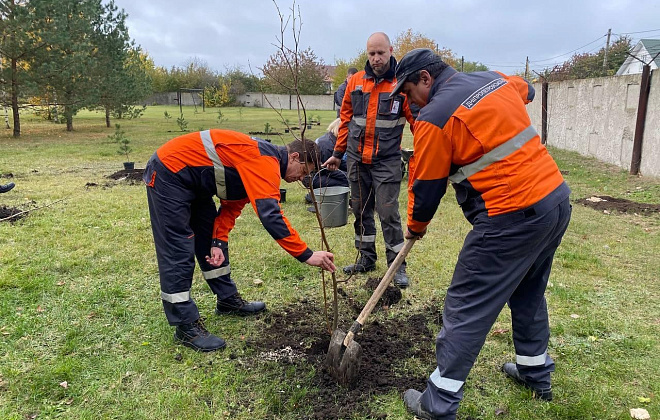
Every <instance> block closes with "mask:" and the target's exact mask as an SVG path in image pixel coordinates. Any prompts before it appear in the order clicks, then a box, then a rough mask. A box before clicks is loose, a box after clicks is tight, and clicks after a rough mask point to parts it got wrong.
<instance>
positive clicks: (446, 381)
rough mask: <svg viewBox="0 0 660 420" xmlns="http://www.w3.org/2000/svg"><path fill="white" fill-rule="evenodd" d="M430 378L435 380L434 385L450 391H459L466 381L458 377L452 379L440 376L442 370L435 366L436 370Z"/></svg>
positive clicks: (432, 380)
mask: <svg viewBox="0 0 660 420" xmlns="http://www.w3.org/2000/svg"><path fill="white" fill-rule="evenodd" d="M430 379H431V382H433V385H435V386H436V387H438V388H440V389H444V390H445V391H449V392H458V391H459V390H460V389H461V387H462V386H463V384H464V383H465V382H464V381H457V380H456V379H450V378H445V377H443V376H440V371H439V370H438V368H435V370H434V371H433V373H432V374H431V378H430Z"/></svg>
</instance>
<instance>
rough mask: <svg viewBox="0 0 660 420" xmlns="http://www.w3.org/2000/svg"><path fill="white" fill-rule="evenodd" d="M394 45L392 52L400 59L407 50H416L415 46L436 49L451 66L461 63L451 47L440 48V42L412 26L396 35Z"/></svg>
mask: <svg viewBox="0 0 660 420" xmlns="http://www.w3.org/2000/svg"><path fill="white" fill-rule="evenodd" d="M392 47H393V48H394V51H393V52H392V54H393V55H394V57H396V58H397V59H398V60H400V59H401V58H402V57H403V56H404V55H406V53H407V52H409V51H411V50H414V49H415V48H428V49H430V50H433V51H435V53H436V54H438V55H439V56H440V57H442V60H443V61H444V62H446V63H447V64H449V65H450V66H452V67H454V68H456V67H457V66H458V65H460V60H458V59H457V58H456V56H455V55H454V53H453V52H452V50H451V49H449V48H445V47H442V48H440V47H439V46H438V43H437V42H435V41H434V40H433V39H431V38H429V37H427V36H426V35H424V34H422V33H419V32H413V30H412V29H410V28H408V29H407V30H406V31H404V32H401V33H400V34H398V35H397V36H396V38H395V39H394V41H393V42H392Z"/></svg>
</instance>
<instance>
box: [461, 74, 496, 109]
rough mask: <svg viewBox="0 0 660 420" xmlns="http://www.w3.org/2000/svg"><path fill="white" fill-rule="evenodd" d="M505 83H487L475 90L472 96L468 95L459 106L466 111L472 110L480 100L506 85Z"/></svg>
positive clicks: (494, 81)
mask: <svg viewBox="0 0 660 420" xmlns="http://www.w3.org/2000/svg"><path fill="white" fill-rule="evenodd" d="M506 83H507V81H506V80H504V79H495V80H493V81H491V82H489V83H488V84H487V85H484V86H482V87H480V88H479V89H477V91H476V92H474V93H473V94H472V95H470V96H469V97H468V98H467V99H466V100H464V101H463V103H462V104H461V105H463V106H464V107H466V108H467V109H472V108H474V106H475V105H476V104H478V103H479V101H480V100H482V99H483V98H485V97H486V96H488V95H490V94H491V93H493V92H495V91H496V90H497V89H499V88H501V87H502V86H504V85H506Z"/></svg>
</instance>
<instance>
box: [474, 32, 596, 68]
mask: <svg viewBox="0 0 660 420" xmlns="http://www.w3.org/2000/svg"><path fill="white" fill-rule="evenodd" d="M606 36H607V34H605V35H602V36H600V37H598V38H596V39H595V40H593V41H591V42H590V43H588V44H585V45H583V46H581V47H579V48H576V49H574V50H572V51H569V52H567V53H564V54H560V55H557V56H555V57H550V58H545V59H542V60H534V61H532V60H530V61H529V64H530V65H531V64H539V63H542V62H544V61H551V60H555V59H557V58H560V57H564V56H566V55H569V54H572V53H574V52H576V51H579V50H581V49H582V48H584V47H588V46H589V45H591V44H593V43H595V42H598V41H600V40H601V39H603V38H605V37H606ZM603 44H604V40H603ZM596 48H601V46H600V45H599V46H598V47H596ZM591 51H593V50H591ZM562 63H563V61H562ZM482 64H483V65H485V66H488V67H490V68H493V67H494V68H498V67H506V68H519V67H521V66H523V67H524V66H525V63H523V62H521V63H520V64H516V65H512V64H510V63H507V64H488V63H482ZM557 64H561V63H557ZM554 65H556V64H554ZM554 65H553V66H554ZM541 66H543V67H544V68H546V67H548V66H549V64H542V65H541Z"/></svg>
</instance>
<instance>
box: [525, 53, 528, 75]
mask: <svg viewBox="0 0 660 420" xmlns="http://www.w3.org/2000/svg"><path fill="white" fill-rule="evenodd" d="M527 79H529V56H527V58H526V59H525V80H527Z"/></svg>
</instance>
